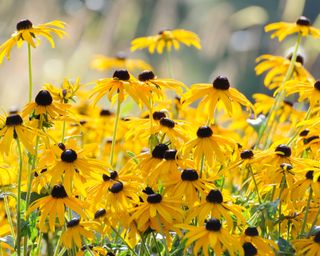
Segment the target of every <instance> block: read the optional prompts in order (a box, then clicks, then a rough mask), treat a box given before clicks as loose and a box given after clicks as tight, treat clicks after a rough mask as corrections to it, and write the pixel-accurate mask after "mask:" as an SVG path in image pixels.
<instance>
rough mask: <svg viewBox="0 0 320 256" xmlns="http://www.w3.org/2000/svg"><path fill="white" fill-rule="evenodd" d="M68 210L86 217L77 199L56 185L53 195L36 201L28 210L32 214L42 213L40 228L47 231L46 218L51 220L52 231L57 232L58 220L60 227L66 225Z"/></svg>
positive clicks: (61, 186) (52, 191)
mask: <svg viewBox="0 0 320 256" xmlns="http://www.w3.org/2000/svg"><path fill="white" fill-rule="evenodd" d="M66 208H69V209H71V210H73V211H75V212H76V213H77V214H79V215H82V216H85V211H84V208H83V204H82V202H81V201H80V200H78V199H77V198H75V197H72V196H68V194H67V192H66V190H65V188H64V187H63V185H60V184H59V185H54V186H53V188H52V190H51V194H50V195H48V196H45V197H42V198H40V199H38V200H36V201H35V202H34V203H33V204H32V205H31V206H30V208H29V209H28V213H29V214H30V213H31V212H33V211H34V210H36V209H39V211H40V220H39V226H40V229H41V230H45V221H46V218H47V217H48V218H49V227H50V230H51V231H54V230H55V224H56V218H58V222H59V224H60V226H62V225H63V224H64V223H65V217H64V215H65V212H66Z"/></svg>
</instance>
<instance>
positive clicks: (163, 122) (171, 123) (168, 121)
mask: <svg viewBox="0 0 320 256" xmlns="http://www.w3.org/2000/svg"><path fill="white" fill-rule="evenodd" d="M160 124H161V125H162V126H165V127H168V128H171V129H172V128H173V127H174V125H175V123H174V121H173V120H171V119H169V118H167V117H163V118H161V119H160Z"/></svg>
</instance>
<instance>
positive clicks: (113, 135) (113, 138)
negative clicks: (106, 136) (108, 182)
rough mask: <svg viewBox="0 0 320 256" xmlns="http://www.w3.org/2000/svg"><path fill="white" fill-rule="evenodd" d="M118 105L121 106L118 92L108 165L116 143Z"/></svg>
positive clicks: (111, 161)
mask: <svg viewBox="0 0 320 256" xmlns="http://www.w3.org/2000/svg"><path fill="white" fill-rule="evenodd" d="M120 107H121V101H120V96H119V94H118V102H117V112H116V120H115V122H114V128H113V134H112V144H111V152H110V165H111V166H112V164H113V157H114V149H115V145H116V138H117V130H118V124H119V117H120Z"/></svg>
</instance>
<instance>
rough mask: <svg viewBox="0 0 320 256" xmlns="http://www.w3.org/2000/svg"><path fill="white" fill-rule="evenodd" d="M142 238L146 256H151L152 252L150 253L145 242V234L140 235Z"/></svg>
mask: <svg viewBox="0 0 320 256" xmlns="http://www.w3.org/2000/svg"><path fill="white" fill-rule="evenodd" d="M140 237H141V245H142V246H143V248H144V251H145V252H146V254H147V255H148V256H150V252H149V250H148V247H147V245H146V241H145V240H144V237H143V234H140ZM143 255H145V254H143Z"/></svg>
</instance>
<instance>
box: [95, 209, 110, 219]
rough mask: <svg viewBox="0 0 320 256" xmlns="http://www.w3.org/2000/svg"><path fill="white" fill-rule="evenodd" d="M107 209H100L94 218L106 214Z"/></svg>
mask: <svg viewBox="0 0 320 256" xmlns="http://www.w3.org/2000/svg"><path fill="white" fill-rule="evenodd" d="M106 213H107V212H106V210H105V209H99V210H98V211H96V212H95V214H94V218H95V219H98V218H100V217H103V216H104V215H106Z"/></svg>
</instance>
